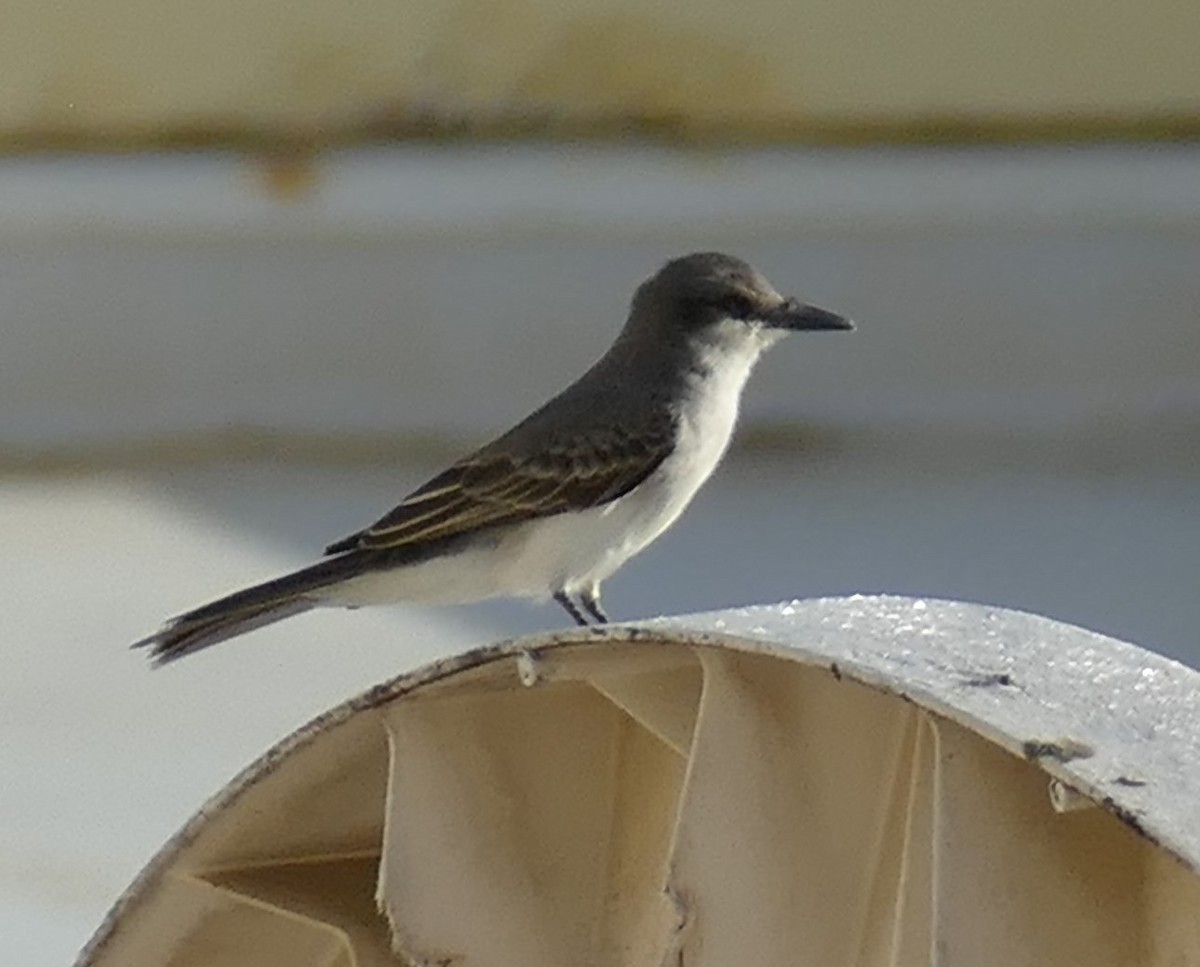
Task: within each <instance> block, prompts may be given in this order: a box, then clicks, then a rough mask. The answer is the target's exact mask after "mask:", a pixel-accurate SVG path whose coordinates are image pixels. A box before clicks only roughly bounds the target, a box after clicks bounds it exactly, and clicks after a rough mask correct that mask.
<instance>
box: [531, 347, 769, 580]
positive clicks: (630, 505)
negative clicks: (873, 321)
mask: <svg viewBox="0 0 1200 967" xmlns="http://www.w3.org/2000/svg"><path fill="white" fill-rule="evenodd" d="M730 330H731V332H730V338H729V339H728V340H723V341H719V342H716V343H714V344H713V345H712V346H711V347H710V348H709V349H708V350H707V352H708V355H707V357H705V356H704V355H701V357H700V358H699V359H698V360H697V366H696V370H695V375H694V376H693V377H692V378H691V379H690V380H689V382H688V384H687V387H686V391H685V393H684V395H683V397H682V398H681V400H680V403H679V408H678V412H677V418H678V434H679V436H678V441H677V443H676V446H675V449H674V451H673V452H672V453H671V455H670V456H669V457H667V459H666V460H664V461H663V462H662V464H661V465H660V466H659V468H658V469H657V470H655V472H654V473H653V474H651V475H650V476H649V477H648V478H647V479H646V481H645V482H644V483H642V484H641V485H640V486H638V487H636V488H635V489H634V490H632V491H631V492H630V493H628V494H626V495H625V496H624V497H622V498H620V499H619V500H616V501H613V503H611V504H608V505H606V506H605V507H602V508H598V509H595V510H589V511H585V512H583V513H581V514H569V515H563V516H561V517H557V518H552V519H550V520H547V521H544V522H543V523H542V525H541V526H542V527H543V528H545V530H546V537H547V540H546V542H545V544H544V545H543V547H544V548H545V550H546V551H549V550H550V548H549V547H548V546H546V545H551V544H552V545H553V546H555V547H559V548H566V547H570V548H572V550H570V551H568V552H566V553H564V554H563V555H562V557H561V558H560V561H559V565H560V566H559V567H558V569H557V575H556V577H557V578H558V580H559V582H560V583H559V584H558V585H557V586H561V587H565V588H567V589H568V590H576V589H581V588H587V587H590V586H593V585H597V584H599V583H600V582H601V581H603V580H604V579H605V578H607V577H608V576H609V575H611V574H612V573H613V572H614V571H616V570H617V568H619V567H620V566H621V565H622V564H624V563H625V562H626V561H627V560H629V558H631V557H632V556H633V555H634V554H636V553H637V552H638V551H640V550H642V549H643V548H644V547H646V545H647V544H649V543H650V542H651V541H653V540H654V539H655V538H656V537H658V536H659V535H660V534H661V533H662V532H663V531H664V530H666V529H667V528H668V527H670V526H671V524H672V523H674V521H675V519H676V518H677V517H679V515H680V514H681V513H682V512H683V510H684V509H685V508H686V507H687V505H688V504H689V503H690V502H691V500H692V498H693V497H694V496H695V495H696V491H698V490H699V489H700V487H701V485H702V484H703V483H704V481H706V480H707V479H708V478H709V476H710V475H711V474H712V472H713V470H714V469H716V466H717V464H718V463H719V462H720V460H721V457H722V456H724V455H725V451H726V449H727V448H728V447H729V441H730V439H731V438H732V436H733V430H734V425H735V424H736V422H737V414H738V406H739V403H740V401H741V395H742V389H743V388H744V387H745V385H746V380H747V379H748V378H749V376H750V371H751V369H753V367H754V363H755V361H756V360H757V359H758V356H759V355H760V353H761V352H762V350H763V349H764V348H765V345H766V342H765V341H764V340H763V339H761V338H760V337H758V336H757V334H755V333H751V332H747V330H746V329H745V327H744V326H742V325H740V324H731V325H730ZM537 543H539V544H542V542H541V541H538V542H537ZM553 586H555V585H553V584H552V585H551V587H553Z"/></svg>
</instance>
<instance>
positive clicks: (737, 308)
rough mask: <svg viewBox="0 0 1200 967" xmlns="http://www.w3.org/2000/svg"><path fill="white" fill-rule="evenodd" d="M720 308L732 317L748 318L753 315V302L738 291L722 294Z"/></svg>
mask: <svg viewBox="0 0 1200 967" xmlns="http://www.w3.org/2000/svg"><path fill="white" fill-rule="evenodd" d="M720 306H721V309H722V310H724V311H725V312H727V313H729V315H731V316H732V317H733V318H734V319H750V318H752V317H753V316H754V303H753V302H751V301H750V299H749V298H748V297H747V296H744V295H742V294H741V293H740V292H734V293H731V294H730V295H727V296H724V297H723V298H722V299H721V302H720Z"/></svg>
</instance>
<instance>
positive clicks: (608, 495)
mask: <svg viewBox="0 0 1200 967" xmlns="http://www.w3.org/2000/svg"><path fill="white" fill-rule="evenodd" d="M672 442H673V435H672V433H671V432H670V426H669V424H665V425H662V426H656V427H654V428H652V429H646V430H643V431H642V432H640V433H635V432H631V431H629V430H626V429H618V430H612V431H608V432H606V433H603V434H589V435H587V436H580V437H575V438H571V439H568V440H564V441H558V443H557V445H555V446H552V447H548V448H546V449H543V450H541V451H539V452H537V453H533V454H529V455H524V456H516V455H513V454H510V453H506V452H504V451H503V450H502V449H500V448H499V447H497V448H495V449H492V448H485V449H484V450H481V451H479V452H478V453H476V454H473V455H472V456H470V457H467V458H466V459H464V460H461V461H459V462H458V463H456V464H455V465H454V466H452V467H450V468H449V469H448V470H446V471H445V472H444V473H441V474H439V475H438V476H436V477H434V478H433V479H432V480H430V481H429V482H428V483H427V484H425V485H424V486H423V487H421V488H419V489H418V490H416V491H414V492H413V493H412V494H410V495H409V496H408V497H406V498H405V499H404V501H403V502H402V503H401V504H400V505H399V506H398V507H396V508H395V509H393V510H392V511H390V512H389V513H388V514H386V515H385V516H383V517H382V518H380V519H379V520H378V521H376V522H375V523H374V524H373V525H371V526H370V527H368V528H367V529H366V530H363V531H359V532H358V533H357V534H352V535H350V536H349V537H347V538H345V539H344V540H341V541H338V542H336V543H334V544H330V545H329V547H328V548H326V553H327V554H337V553H341V552H344V551H351V550H359V549H361V550H384V549H388V548H397V547H403V546H407V545H412V544H417V543H423V542H428V541H436V540H442V539H446V538H451V537H455V536H459V535H462V534H465V533H468V532H471V531H476V530H481V529H484V528H489V527H499V526H503V525H505V524H515V523H519V522H521V521H524V520H532V519H534V518H537V517H548V516H551V515H554V514H561V513H565V512H567V511H571V510H584V509H587V508H589V507H597V506H600V505H602V504H606V503H609V502H610V501H613V500H616V499H617V498H618V497H621V496H623V495H625V494H627V493H628V492H629V491H631V490H632V489H633V488H634V487H636V486H637V485H638V484H640V483H641V482H642V481H643V480H645V479H646V478H647V477H648V476H650V474H651V473H653V472H654V470H655V469H656V468H657V467H658V466H659V465H660V464H661V463H662V462H663V460H665V459H666V457H667V455H668V454H669V453H670V452H671V447H672Z"/></svg>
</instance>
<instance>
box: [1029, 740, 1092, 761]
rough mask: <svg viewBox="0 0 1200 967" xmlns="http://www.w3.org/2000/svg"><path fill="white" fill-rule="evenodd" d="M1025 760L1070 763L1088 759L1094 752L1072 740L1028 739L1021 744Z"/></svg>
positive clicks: (1087, 746)
mask: <svg viewBox="0 0 1200 967" xmlns="http://www.w3.org/2000/svg"><path fill="white" fill-rule="evenodd" d="M1021 752H1022V753H1023V754H1024V756H1025V758H1026V759H1029V760H1031V761H1034V762H1036V761H1037V760H1038V759H1053V760H1054V761H1055V762H1071V761H1072V760H1074V759H1090V758H1091V757H1092V756H1094V755H1095V754H1096V750H1095V749H1093V748H1092V747H1091V746H1090V745H1086V744H1084V743H1083V742H1076V741H1075V740H1074V739H1030V740H1028V741H1027V742H1024V743H1022V744H1021Z"/></svg>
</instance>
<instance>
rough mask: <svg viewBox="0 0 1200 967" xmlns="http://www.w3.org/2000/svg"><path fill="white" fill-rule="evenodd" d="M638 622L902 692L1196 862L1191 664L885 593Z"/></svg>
mask: <svg viewBox="0 0 1200 967" xmlns="http://www.w3.org/2000/svg"><path fill="white" fill-rule="evenodd" d="M642 627H646V628H654V629H660V628H662V629H667V628H669V629H672V630H679V631H688V632H692V631H698V632H701V633H704V634H707V635H712V636H714V637H717V638H724V637H733V638H737V639H744V640H747V641H750V642H754V643H758V644H761V645H762V646H763V647H764V648H765V650H768V651H771V652H773V653H777V654H780V655H786V656H790V657H793V658H795V659H797V660H799V661H803V662H806V663H811V664H820V665H826V666H830V667H832V666H835V665H836V666H837V670H838V673H839V674H842V675H846V676H848V677H850V678H854V679H857V680H860V681H863V682H867V683H869V684H873V685H877V686H879V687H882V688H885V689H887V690H888V691H892V692H896V693H899V694H902V695H905V696H907V697H909V698H911V699H912V700H913V701H915V702H917V703H918V704H919V705H922V706H924V707H926V708H928V709H930V710H932V711H934V712H937V713H940V714H943V715H945V716H946V717H948V718H951V719H954V720H956V721H959V722H962V723H964V724H966V725H968V726H970V727H971V728H972V729H974V730H975V731H977V732H979V733H980V734H982V735H984V736H986V737H988V738H990V739H991V740H993V741H995V742H996V743H998V744H1000V745H1002V746H1004V747H1006V748H1008V749H1010V750H1011V751H1013V752H1016V753H1018V754H1024V755H1027V756H1029V757H1037V758H1038V761H1039V762H1040V764H1041V765H1042V767H1043V768H1045V769H1046V771H1047V772H1049V773H1050V774H1051V775H1053V776H1055V777H1057V778H1059V779H1061V780H1063V781H1065V782H1067V783H1068V784H1070V785H1071V786H1073V787H1075V788H1076V789H1078V790H1080V791H1081V792H1083V793H1085V794H1086V795H1088V796H1090V797H1091V798H1092V799H1094V800H1096V801H1097V802H1100V803H1102V804H1104V805H1105V806H1106V808H1109V809H1110V810H1112V811H1113V812H1115V813H1117V814H1118V815H1119V816H1121V817H1122V818H1123V819H1124V820H1125V821H1127V822H1129V823H1131V824H1133V825H1135V826H1136V827H1139V828H1141V829H1142V830H1144V831H1145V832H1146V833H1147V834H1148V835H1150V836H1151V837H1152V838H1153V839H1155V840H1156V841H1158V842H1159V843H1161V844H1162V845H1163V846H1165V847H1166V848H1167V849H1169V850H1170V851H1171V852H1173V853H1175V854H1176V855H1177V856H1179V857H1180V858H1181V859H1183V860H1184V861H1185V862H1186V863H1188V864H1189V865H1190V866H1191V867H1192V868H1193V869H1197V870H1200V672H1196V671H1194V670H1193V669H1191V668H1188V667H1187V666H1185V665H1181V664H1179V663H1178V662H1174V661H1171V660H1170V659H1167V658H1163V657H1161V656H1159V655H1156V654H1153V653H1152V652H1148V651H1146V650H1145V649H1142V648H1138V647H1136V646H1134V645H1130V644H1127V643H1125V642H1122V641H1118V640H1116V639H1114V638H1108V637H1105V636H1104V635H1099V634H1095V633H1094V632H1090V631H1086V630H1084V629H1082V628H1077V627H1074V626H1072V625H1067V624H1063V623H1061V622H1057V621H1051V620H1050V619H1048V618H1042V617H1039V616H1037V615H1031V614H1025V613H1023V612H1019V611H1010V610H1006V609H1003V608H992V607H985V606H982V605H975V604H965V603H960V602H947V601H936V600H926V599H917V598H903V597H891V596H857V595H856V596H853V597H848V598H823V599H819V600H812V601H793V602H788V603H783V604H778V605H771V606H762V607H753V608H739V609H733V610H729V611H719V612H712V613H709V614H701V615H687V616H682V617H676V618H669V619H661V620H658V621H652V622H647V623H646V624H645V625H643V626H642ZM1034 746H1038V747H1040V748H1038V749H1035V748H1034ZM1053 747H1057V748H1059V749H1062V750H1063V751H1064V752H1066V753H1067V754H1066V755H1063V756H1061V757H1059V756H1058V755H1057V753H1056V752H1054V750H1053ZM1089 751H1090V754H1088V752H1089ZM1039 752H1040V753H1042V754H1041V755H1040V756H1039V755H1037V753H1039ZM1080 753H1082V754H1080ZM1060 758H1065V759H1067V760H1068V761H1060Z"/></svg>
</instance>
